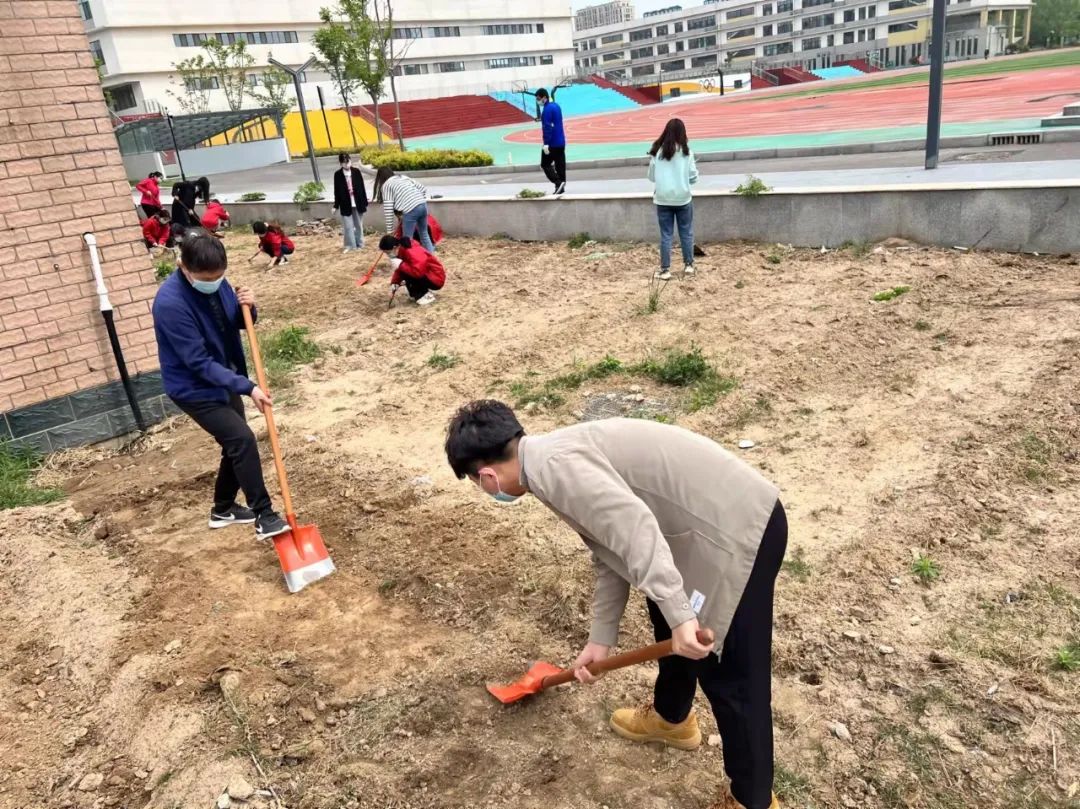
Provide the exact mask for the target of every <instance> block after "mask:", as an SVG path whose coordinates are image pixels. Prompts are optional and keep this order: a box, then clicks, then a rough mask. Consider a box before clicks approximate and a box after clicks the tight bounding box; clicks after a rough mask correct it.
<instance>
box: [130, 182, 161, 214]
mask: <svg viewBox="0 0 1080 809" xmlns="http://www.w3.org/2000/svg"><path fill="white" fill-rule="evenodd" d="M135 190H136V191H141V192H142V201H141V202H140V204H141V205H153V206H154V207H156V208H160V207H161V186H159V185H158V181H157V177H147V178H146V179H145V180H140V181H139V182H137V183H136V184H135Z"/></svg>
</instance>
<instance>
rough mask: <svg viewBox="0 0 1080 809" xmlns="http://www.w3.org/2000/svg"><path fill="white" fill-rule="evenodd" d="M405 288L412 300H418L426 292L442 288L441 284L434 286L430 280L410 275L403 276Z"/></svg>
mask: <svg viewBox="0 0 1080 809" xmlns="http://www.w3.org/2000/svg"><path fill="white" fill-rule="evenodd" d="M404 284H405V289H407V290H408V291H409V297H410V298H412V299H413V300H414V301H418V300H420V299H421V298H422V297H424V296H425V295H426V294H427V293H428V292H434V291H435V290H439V289H442V287H441V286H435V285H434V284H433V283H431V281H429V280H428V279H427V278H426V277H425V278H413V277H412V276H409V275H406V276H405V281H404Z"/></svg>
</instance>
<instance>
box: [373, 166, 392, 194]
mask: <svg viewBox="0 0 1080 809" xmlns="http://www.w3.org/2000/svg"><path fill="white" fill-rule="evenodd" d="M393 176H394V170H393V169H391V168H387V167H386V166H383V167H382V168H381V169H379V170H378V171H377V172H375V187H374V188H372V189H371V199H372V201H373V202H382V187H383V184H384V183H385V182H386V181H387V180H389V179H390V178H391V177H393Z"/></svg>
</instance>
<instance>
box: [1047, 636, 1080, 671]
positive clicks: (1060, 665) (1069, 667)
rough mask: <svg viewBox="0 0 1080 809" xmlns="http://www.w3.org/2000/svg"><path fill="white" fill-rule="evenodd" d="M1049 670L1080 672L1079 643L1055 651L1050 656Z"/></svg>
mask: <svg viewBox="0 0 1080 809" xmlns="http://www.w3.org/2000/svg"><path fill="white" fill-rule="evenodd" d="M1050 668H1052V669H1054V670H1055V671H1069V672H1073V671H1080V641H1073V642H1072V643H1067V644H1065V645H1064V646H1062V647H1060V648H1058V649H1055V650H1054V653H1053V654H1052V655H1051V656H1050Z"/></svg>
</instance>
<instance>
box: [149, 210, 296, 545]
mask: <svg viewBox="0 0 1080 809" xmlns="http://www.w3.org/2000/svg"><path fill="white" fill-rule="evenodd" d="M227 266H228V259H227V257H226V255H225V247H224V246H223V245H222V243H221V241H220V240H219V239H218V238H216V237H215V236H212V235H211V234H209V233H208V232H206V231H205V230H203V229H202V228H188V230H187V231H186V233H185V234H184V241H183V244H182V246H181V247H180V266H179V267H178V268H177V269H176V271H175V272H173V274H172V275H170V276H169V277H168V278H166V279H165V281H164V283H162V285H161V287H160V288H159V289H158V292H157V295H156V296H155V298H154V308H153V314H154V333H155V334H156V336H157V344H158V359H159V361H160V364H161V378H162V382H163V384H164V387H165V393H167V394H168V395H169V398H170V399H172V400H173V401H174V402H175V403H176V406H177V407H179V408H180V409H181V410H183V411H184V412H185V413H187V414H188V415H189V416H190V417H191V419H192V421H194V422H195V423H196V424H198V425H199V426H200V427H201V428H202V429H203V430H205V431H206V432H208V433H210V435H212V436H213V437H214V440H215V441H216V442H217V443H218V445H219V446H220V447H221V463H220V465H219V467H218V474H217V483H216V484H215V486H214V504H213V507H212V508H211V509H210V527H211V528H225V527H227V526H230V525H239V524H247V525H250V524H252V523H254V524H255V533H256V537H257V538H258V539H268V538H270V537H273V536H277V535H278V534H283V533H285V532H286V531H288V530H289V525H288V523H286V522H285V521H284V520H283V519H281V516H280V515H278V513H277V512H276V511H274V509H273V506H272V504H271V502H270V494H269V492H267V490H266V483H265V482H264V480H263V473H262V463H261V461H260V459H259V446H258V444H257V443H256V441H255V434H254V433H253V432H252V431H251V428H250V427H249V426H248V423H247V420H246V418H245V417H244V403H243V400H242V399H241V398H240V397H242V396H250V397H251V401H252V402H253V403H254V405H255V407H257V408H258V409H259V411H260V412H265V408H266V406H267V405H269V404H271V401H270V397H269V396H268V395H267V394H266V393H265V392H264V391H263V390H262V389H261V388H259V387H258V386H257V385H256V384H255V383H254V382H252V381H251V380H250V379H248V377H247V364H246V362H245V360H244V349H243V346H242V345H241V343H240V332H241V331H243V329H244V317H243V313H242V311H241V308H240V307H241V305H242V304H246V305H248V306H250V307H251V316H252V317H253V318H255V317H257V316H258V313H257V312H256V310H255V293H254V292H253V291H252V290H251V289H249V288H247V287H240V288H238V289H236V290H233V288H232V287H231V286H230V285H229V282H228V281H226V280H225V269H226V267H227ZM241 489H243V492H244V497H245V498H246V500H247V504H248V507H247V508H244V507H243V506H240V505H238V504H237V503H236V495H237V493H238V492H239V491H240V490H241Z"/></svg>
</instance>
